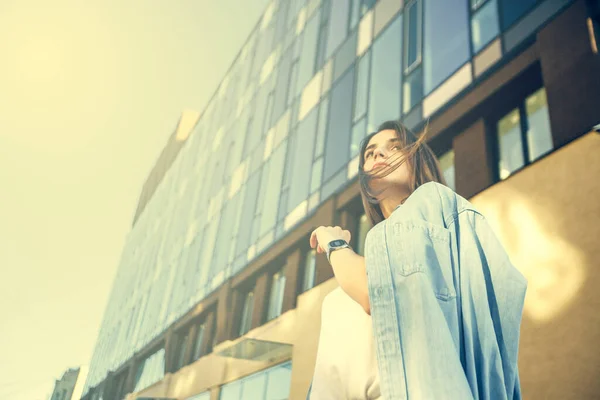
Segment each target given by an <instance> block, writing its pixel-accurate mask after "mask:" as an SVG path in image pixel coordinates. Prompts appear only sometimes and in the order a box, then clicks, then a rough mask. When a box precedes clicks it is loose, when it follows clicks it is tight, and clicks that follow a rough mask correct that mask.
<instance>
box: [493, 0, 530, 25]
mask: <svg viewBox="0 0 600 400" xmlns="http://www.w3.org/2000/svg"><path fill="white" fill-rule="evenodd" d="M536 2H537V0H519V1H514V0H500V16H501V17H502V19H501V21H502V30H503V31H505V30H506V29H508V28H509V27H510V26H511V25H512V24H514V23H515V22H516V21H517V20H518V19H519V18H521V17H522V16H523V15H524V14H525V13H527V12H528V11H529V10H531V9H532V8H533V6H535V3H536Z"/></svg>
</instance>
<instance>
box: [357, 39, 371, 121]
mask: <svg viewBox="0 0 600 400" xmlns="http://www.w3.org/2000/svg"><path fill="white" fill-rule="evenodd" d="M370 69H371V50H368V51H367V52H366V53H365V55H364V56H362V57H361V59H360V60H359V61H358V65H357V68H356V87H355V96H354V121H356V120H358V119H360V118H362V117H363V116H364V115H365V113H366V112H367V100H368V98H369V97H368V96H369V72H370Z"/></svg>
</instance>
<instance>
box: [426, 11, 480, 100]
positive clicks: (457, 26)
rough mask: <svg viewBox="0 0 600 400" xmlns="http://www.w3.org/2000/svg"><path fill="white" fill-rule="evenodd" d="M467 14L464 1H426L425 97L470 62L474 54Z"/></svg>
mask: <svg viewBox="0 0 600 400" xmlns="http://www.w3.org/2000/svg"><path fill="white" fill-rule="evenodd" d="M468 14H469V13H468V9H467V3H466V2H465V1H464V0H446V1H443V2H437V1H434V0H427V1H426V3H425V27H424V30H425V33H424V35H425V37H424V39H425V43H424V44H425V45H424V53H425V55H424V64H423V68H424V71H423V75H424V76H423V83H424V85H425V95H427V94H429V93H430V92H431V91H432V90H433V89H435V88H436V87H437V86H438V85H439V84H440V83H442V82H443V81H445V80H446V78H448V77H449V76H450V75H452V74H453V73H454V72H456V70H457V69H458V68H459V67H460V66H461V65H463V64H464V63H465V62H467V60H469V58H470V56H471V54H470V53H471V50H470V45H469V29H468V24H469V15H468ZM440 21H443V22H444V23H440Z"/></svg>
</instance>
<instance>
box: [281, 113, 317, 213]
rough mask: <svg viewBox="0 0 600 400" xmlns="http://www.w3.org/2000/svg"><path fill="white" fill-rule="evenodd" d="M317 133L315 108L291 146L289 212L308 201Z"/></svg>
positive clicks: (302, 123) (289, 153)
mask: <svg viewBox="0 0 600 400" xmlns="http://www.w3.org/2000/svg"><path fill="white" fill-rule="evenodd" d="M316 131H317V108H314V109H313V110H312V111H311V112H310V113H309V114H308V116H307V117H306V118H305V119H304V120H303V121H302V122H300V124H299V125H298V130H297V132H296V134H295V135H294V136H295V138H294V142H293V146H290V148H289V151H288V156H287V157H288V159H289V158H290V157H291V160H290V163H289V166H290V168H291V171H290V193H289V197H288V207H287V211H288V212H291V211H292V210H293V209H294V208H296V206H297V205H298V204H300V203H301V202H302V201H304V200H306V198H307V197H308V195H309V191H310V180H311V170H310V167H311V165H312V152H313V149H314V145H315V134H316Z"/></svg>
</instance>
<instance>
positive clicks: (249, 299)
mask: <svg viewBox="0 0 600 400" xmlns="http://www.w3.org/2000/svg"><path fill="white" fill-rule="evenodd" d="M253 310H254V291H250V292H248V293H247V294H246V297H245V299H244V308H243V309H242V320H241V321H240V330H239V334H240V336H242V335H244V334H246V332H248V331H249V330H250V328H251V327H252V312H253Z"/></svg>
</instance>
